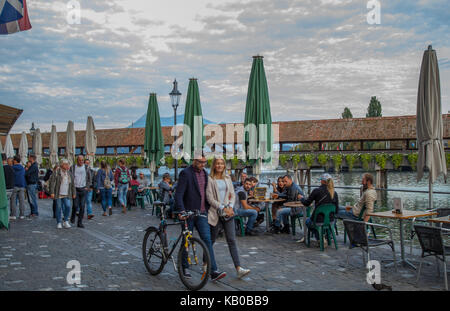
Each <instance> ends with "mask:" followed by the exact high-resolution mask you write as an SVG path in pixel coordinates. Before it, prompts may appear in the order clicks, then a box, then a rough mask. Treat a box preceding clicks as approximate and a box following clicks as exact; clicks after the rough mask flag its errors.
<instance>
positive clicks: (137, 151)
mask: <svg viewBox="0 0 450 311" xmlns="http://www.w3.org/2000/svg"><path fill="white" fill-rule="evenodd" d="M141 152H142V147H141V146H139V147H136V149H134V151H133V154H141Z"/></svg>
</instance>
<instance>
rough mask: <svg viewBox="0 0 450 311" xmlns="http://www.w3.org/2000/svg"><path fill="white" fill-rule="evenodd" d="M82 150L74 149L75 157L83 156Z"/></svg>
mask: <svg viewBox="0 0 450 311" xmlns="http://www.w3.org/2000/svg"><path fill="white" fill-rule="evenodd" d="M82 149H83V148H75V155H79V154H83V150H82Z"/></svg>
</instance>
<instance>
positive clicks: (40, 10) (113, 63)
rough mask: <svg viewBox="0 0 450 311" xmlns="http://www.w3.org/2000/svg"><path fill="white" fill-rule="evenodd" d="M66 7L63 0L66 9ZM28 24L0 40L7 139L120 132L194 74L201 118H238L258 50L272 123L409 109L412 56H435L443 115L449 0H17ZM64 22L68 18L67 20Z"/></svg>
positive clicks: (449, 57)
mask: <svg viewBox="0 0 450 311" xmlns="http://www.w3.org/2000/svg"><path fill="white" fill-rule="evenodd" d="M72 2H74V1H72ZM27 3H28V8H29V15H30V22H31V25H32V27H33V28H32V29H31V30H29V31H25V32H19V33H15V34H12V35H7V36H0V103H1V104H4V105H8V106H13V107H17V108H20V109H23V110H24V112H23V114H22V115H21V117H20V118H19V120H18V121H17V122H16V124H15V125H14V127H13V129H12V131H11V132H13V133H17V132H21V131H23V130H25V131H27V132H28V130H29V129H30V127H31V122H34V123H35V127H37V128H40V129H41V132H45V131H50V128H51V124H52V123H53V124H56V126H57V129H58V131H65V129H66V127H67V122H68V120H73V121H74V123H75V128H76V129H84V128H85V127H86V120H87V116H89V115H90V116H92V117H93V118H94V122H95V125H96V128H97V129H102V128H118V127H126V126H128V125H130V124H131V123H132V122H134V121H136V120H137V119H139V117H141V116H142V115H143V114H144V113H145V112H146V109H147V104H148V98H149V93H151V92H155V93H157V94H158V104H159V109H160V115H161V116H163V117H168V116H171V115H173V109H172V107H171V105H170V99H169V96H168V93H169V92H170V91H171V90H172V81H173V80H174V78H176V79H177V81H178V82H179V84H178V86H179V90H180V91H181V93H182V94H183V96H182V98H181V105H180V107H179V108H178V109H179V110H178V112H179V114H182V113H183V112H184V106H185V100H186V97H185V96H186V92H187V87H188V82H189V78H191V77H195V78H197V79H198V83H199V89H200V97H201V103H202V109H203V115H204V117H205V118H207V119H209V120H212V121H215V122H218V123H219V122H243V120H244V113H245V102H246V97H247V87H248V79H249V76H250V70H251V66H252V56H254V55H263V56H264V66H265V71H266V76H267V81H268V88H269V97H270V103H271V112H272V119H273V120H274V121H288V120H315V119H333V118H340V117H341V113H342V112H343V110H344V107H349V108H350V110H351V111H352V113H353V116H354V117H365V114H366V112H367V107H368V104H369V101H370V98H371V96H377V98H378V99H379V100H380V102H381V104H382V109H383V111H382V113H383V116H396V115H413V114H415V113H416V102H417V87H418V80H419V72H420V65H421V61H422V56H423V51H424V50H425V49H426V48H427V46H428V45H429V44H432V45H433V48H434V49H435V50H436V52H437V56H438V59H439V69H440V77H441V93H442V112H443V113H447V112H448V111H450V29H449V22H450V10H449V7H450V0H409V1H393V0H390V1H387V0H380V4H381V11H380V12H381V14H380V24H379V25H376V24H375V25H370V24H369V23H368V21H367V14H368V13H369V11H371V9H368V8H367V3H368V0H358V1H351V0H302V1H300V0H245V1H242V0H239V1H235V0H220V1H217V0H215V1H211V0H210V1H207V0H191V1H186V0H151V1H145V0H109V1H98V0H89V1H88V0H81V1H78V3H79V4H80V11H79V12H80V24H73V23H69V22H68V17H69V18H70V17H73V16H75V15H73V14H72V13H73V12H72V11H71V10H73V9H72V8H68V4H70V3H71V2H70V1H44V0H28V1H27ZM69 20H70V19H69Z"/></svg>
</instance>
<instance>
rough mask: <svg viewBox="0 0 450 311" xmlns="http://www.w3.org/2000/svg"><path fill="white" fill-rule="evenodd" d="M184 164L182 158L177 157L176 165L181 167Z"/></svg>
mask: <svg viewBox="0 0 450 311" xmlns="http://www.w3.org/2000/svg"><path fill="white" fill-rule="evenodd" d="M183 164H184V161H183V159H179V160H178V167H181V166H182V165H183Z"/></svg>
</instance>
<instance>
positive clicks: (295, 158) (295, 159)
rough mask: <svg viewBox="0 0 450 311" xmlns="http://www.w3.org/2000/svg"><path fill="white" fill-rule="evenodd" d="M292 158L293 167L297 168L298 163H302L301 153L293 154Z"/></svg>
mask: <svg viewBox="0 0 450 311" xmlns="http://www.w3.org/2000/svg"><path fill="white" fill-rule="evenodd" d="M291 160H292V165H293V167H294V168H296V167H297V165H298V164H299V163H300V161H301V158H300V155H299V154H294V155H293V156H292V158H291Z"/></svg>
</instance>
